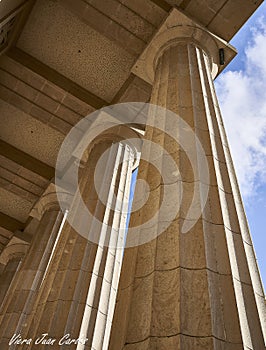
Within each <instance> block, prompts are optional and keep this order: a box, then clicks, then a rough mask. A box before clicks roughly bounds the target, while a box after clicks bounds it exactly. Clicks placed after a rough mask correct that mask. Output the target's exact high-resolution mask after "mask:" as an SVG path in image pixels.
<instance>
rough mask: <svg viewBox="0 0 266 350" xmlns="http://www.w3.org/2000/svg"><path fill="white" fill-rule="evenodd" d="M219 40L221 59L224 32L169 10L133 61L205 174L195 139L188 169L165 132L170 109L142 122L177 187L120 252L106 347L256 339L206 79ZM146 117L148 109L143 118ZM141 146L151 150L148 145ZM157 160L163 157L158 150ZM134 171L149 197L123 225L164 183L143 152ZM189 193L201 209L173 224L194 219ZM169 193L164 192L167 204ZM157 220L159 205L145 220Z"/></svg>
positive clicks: (235, 197) (236, 209)
mask: <svg viewBox="0 0 266 350" xmlns="http://www.w3.org/2000/svg"><path fill="white" fill-rule="evenodd" d="M219 48H223V49H224V51H225V57H226V59H227V60H228V59H229V58H230V56H233V54H234V53H233V50H232V49H231V48H230V47H228V46H227V44H226V43H225V42H224V41H222V40H220V39H219V38H217V37H215V36H213V35H212V34H211V33H209V32H207V31H206V30H205V29H204V28H201V27H200V26H199V25H197V24H196V23H194V22H193V21H192V20H190V19H189V18H187V17H186V16H185V15H183V14H182V13H180V12H179V11H178V10H173V11H172V13H171V14H170V15H169V17H168V18H167V20H166V22H165V23H164V24H163V25H162V27H161V29H160V30H159V32H158V33H157V34H156V36H155V37H154V39H153V40H152V42H151V43H150V44H149V46H148V48H147V49H146V50H145V51H144V53H143V55H142V56H141V57H140V59H139V61H138V62H137V64H136V66H135V68H134V72H135V73H136V74H138V75H140V76H141V77H142V78H143V79H145V80H147V81H149V82H150V83H152V84H153V91H152V96H151V103H152V104H154V105H158V106H162V107H165V108H167V109H169V110H171V111H173V112H175V113H176V114H177V115H179V117H181V118H182V119H183V120H184V121H185V122H186V123H187V124H188V125H189V126H190V128H192V130H193V131H194V135H195V139H196V137H197V138H198V140H199V141H200V142H201V144H202V147H203V149H204V152H205V155H206V158H207V161H208V167H209V176H210V178H209V181H208V183H205V184H204V183H202V179H201V176H200V169H201V166H202V165H201V164H199V163H197V162H198V160H197V156H198V150H197V145H196V142H195V139H194V140H191V149H190V151H191V152H194V157H193V159H194V160H195V164H194V168H195V167H196V172H195V171H193V170H192V166H191V164H190V162H189V159H188V157H187V154H186V153H185V152H184V150H183V149H182V146H180V145H179V144H178V143H176V142H174V140H173V139H172V138H171V137H169V135H167V130H170V129H171V130H174V132H175V133H176V135H178V133H180V132H184V130H182V129H180V122H179V119H178V118H177V119H176V123H175V122H173V120H172V119H170V118H167V113H164V114H161V115H160V117H161V119H160V126H163V128H164V130H165V133H164V132H162V131H158V129H156V128H152V127H150V126H149V127H147V131H146V134H145V137H146V138H147V140H150V141H152V142H155V143H157V144H160V145H161V146H162V147H163V148H164V149H166V150H167V151H168V153H169V154H170V155H171V156H172V158H173V159H174V161H175V162H176V164H177V165H178V167H179V171H180V178H181V181H180V179H177V180H176V182H174V181H173V182H172V183H171V184H170V185H171V186H177V188H181V187H182V189H183V197H182V201H181V205H180V209H179V212H178V213H177V215H176V217H175V219H174V220H172V221H171V222H170V223H169V226H168V228H167V229H166V230H165V231H164V232H163V233H162V234H160V235H159V236H158V237H157V238H156V239H154V240H152V241H151V242H149V243H146V244H144V245H141V246H139V247H135V248H130V249H128V250H127V251H126V253H125V258H124V262H123V267H122V274H121V281H120V285H119V292H118V299H117V305H116V310H115V316H114V321H113V328H112V333H111V341H110V347H109V350H122V349H123V350H135V349H136V350H153V349H154V350H155V349H156V350H164V349H167V350H171V349H173V350H177V349H179V350H191V349H193V350H203V349H204V350H205V349H208V350H212V349H213V350H214V349H216V350H218V349H219V350H220V349H226V350H227V349H228V350H229V349H230V350H243V349H245V350H247V349H253V350H257V349H265V332H266V312H265V302H264V298H265V296H264V292H263V288H262V284H261V281H260V278H259V273H258V268H257V265H256V259H255V255H254V251H253V247H252V241H251V239H250V235H249V231H248V226H247V223H246V219H245V214H244V210H243V206H242V202H241V198H240V194H239V190H238V185H237V181H236V177H235V172H234V168H233V165H232V160H231V157H230V152H229V148H228V143H227V139H226V136H225V131H224V127H223V123H222V119H221V115H220V111H219V106H218V102H217V99H216V96H215V91H214V86H213V81H212V78H213V77H214V76H215V74H216V73H217V71H218V70H219ZM154 111H155V112H156V108H154V109H153V112H154ZM153 119H154V115H152V113H151V114H150V115H149V120H148V124H150V125H152V122H153ZM170 122H171V125H170V124H169V123H170ZM142 152H147V153H149V156H150V159H154V157H157V158H158V155H156V154H153V149H152V148H150V149H143V151H142ZM160 164H161V167H162V168H163V167H167V159H161V163H160ZM139 174H140V176H139V177H140V178H142V179H144V180H146V181H147V182H148V183H149V184H150V191H149V198H152V204H149V205H147V206H146V207H145V206H144V207H143V209H142V213H141V216H139V215H138V216H137V215H135V216H134V214H132V220H131V226H134V225H139V224H141V223H142V222H145V220H147V218H148V217H150V216H152V215H155V214H156V213H157V212H159V211H160V204H161V197H162V196H163V192H164V191H165V190H166V186H168V185H169V184H168V185H166V184H161V179H160V176H159V175H158V173H156V172H155V171H154V167H153V166H152V165H149V164H147V162H142V161H141V163H140V168H139ZM206 186H207V189H208V197H207V202H206V205H203V204H202V201H201V197H202V188H203V187H206ZM168 193H169V192H168ZM193 196H196V198H197V205H198V206H199V207H200V208H201V215H200V217H199V218H198V220H197V221H196V223H194V224H193V225H192V226H193V227H192V228H190V230H189V231H188V232H187V233H182V227H183V224H184V222H185V220H186V221H187V220H188V221H189V220H191V221H192V222H193V220H194V217H189V215H188V208H189V205H190V203H191V201H192V198H193ZM166 200H167V199H166ZM178 200H179V198H177V197H176V198H173V197H172V196H170V195H169V197H168V202H169V211H171V204H170V203H173V201H178ZM167 220H168V219H167V213H166V212H165V213H161V215H158V222H157V225H156V226H155V227H157V228H159V226H160V225H161V224H163V223H164V222H166V221H167ZM152 229H154V228H151V230H152ZM140 230H141V228H140ZM143 234H145V232H143Z"/></svg>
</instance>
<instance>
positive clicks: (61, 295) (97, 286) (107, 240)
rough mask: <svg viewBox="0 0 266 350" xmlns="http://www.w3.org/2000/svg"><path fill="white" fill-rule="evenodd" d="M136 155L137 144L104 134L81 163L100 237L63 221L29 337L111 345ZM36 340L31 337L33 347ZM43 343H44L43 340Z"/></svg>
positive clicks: (81, 345)
mask: <svg viewBox="0 0 266 350" xmlns="http://www.w3.org/2000/svg"><path fill="white" fill-rule="evenodd" d="M108 149H109V151H108ZM106 151H107V155H108V157H107V160H106V162H104V163H102V165H103V169H102V172H101V173H100V175H101V176H100V182H101V186H100V193H97V191H96V189H95V186H94V169H95V167H96V164H97V162H98V160H99V158H100V157H101V156H102V154H103V153H104V152H106ZM133 161H134V153H133V151H132V149H131V148H130V147H129V146H128V145H126V144H124V143H122V142H118V143H116V144H113V145H112V141H109V140H103V141H99V143H97V144H96V145H95V146H94V147H93V148H92V149H91V152H90V154H89V156H88V162H87V164H86V165H85V166H84V168H83V169H82V174H81V183H80V192H81V193H82V198H83V200H84V202H85V203H86V205H87V208H88V209H89V210H90V212H91V213H93V218H92V221H91V222H89V223H88V232H89V237H94V238H95V240H96V239H98V241H94V242H91V241H89V240H88V239H86V237H83V236H82V235H80V233H79V232H76V231H75V230H74V229H73V228H72V227H71V226H70V225H69V224H68V223H67V224H66V225H65V226H64V228H63V230H62V232H61V235H60V238H59V240H58V242H57V244H56V245H55V247H54V250H53V253H52V257H51V259H50V260H49V266H48V267H47V268H46V271H45V276H44V278H43V279H42V284H41V286H40V288H39V293H38V300H37V302H36V303H35V305H36V306H35V307H34V311H33V312H32V315H33V317H32V318H31V319H30V322H29V324H28V328H27V337H28V338H29V337H30V338H35V339H36V338H38V337H40V336H41V335H42V334H44V333H48V335H47V337H46V338H48V337H49V338H53V339H56V342H55V343H54V345H53V349H59V348H63V349H64V348H66V349H76V348H77V349H91V348H93V349H97V350H103V349H107V348H108V344H109V336H110V329H111V323H112V318H113V312H114V306H115V300H116V293H117V289H118V280H119V275H120V269H121V260H122V256H123V249H121V247H122V246H123V244H122V243H123V242H124V235H125V223H126V217H127V206H128V199H129V198H128V197H129V187H130V180H131V173H132V168H133ZM74 201H75V200H74ZM71 210H73V211H74V213H75V215H77V217H78V218H79V220H82V213H81V212H80V210H79V207H78V205H77V206H76V205H75V204H74V205H73V207H72V208H71V209H70V211H71ZM96 218H97V220H98V221H97V222H96ZM98 230H99V232H98ZM91 232H92V233H93V234H92V235H90V233H91ZM97 237H98V238H97ZM121 242H122V243H121ZM64 336H65V337H64ZM62 338H63V339H62ZM73 339H76V340H77V339H79V341H76V342H75V341H74V342H73ZM71 340H72V342H71V343H69V341H71ZM35 346H37V345H36V344H34V342H32V343H31V344H30V345H29V347H28V349H31V348H32V349H35ZM38 346H39V347H40V348H42V347H43V348H45V344H42V343H40V344H38Z"/></svg>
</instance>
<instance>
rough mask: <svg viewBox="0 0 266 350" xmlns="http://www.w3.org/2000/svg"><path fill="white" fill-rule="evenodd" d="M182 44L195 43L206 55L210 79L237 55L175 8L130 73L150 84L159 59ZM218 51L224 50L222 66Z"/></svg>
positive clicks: (225, 44)
mask: <svg viewBox="0 0 266 350" xmlns="http://www.w3.org/2000/svg"><path fill="white" fill-rule="evenodd" d="M184 42H187V43H194V44H195V45H196V46H199V47H201V48H202V49H203V50H204V51H205V52H206V54H208V56H209V58H210V62H211V71H212V78H213V79H214V78H215V77H216V76H217V75H218V73H220V72H221V71H222V70H223V69H224V68H225V67H226V65H227V64H228V63H229V62H230V61H231V60H232V59H233V58H234V56H235V55H236V50H235V48H234V47H233V46H231V45H229V44H228V43H227V42H225V41H224V40H223V39H221V38H219V37H217V36H216V35H214V34H213V33H211V32H210V31H208V30H207V29H206V28H204V27H202V26H201V25H200V24H198V23H196V22H195V21H193V20H192V19H190V18H189V17H187V16H186V15H185V14H183V13H182V12H181V11H179V10H177V9H175V8H174V9H173V10H172V11H171V12H170V14H169V16H168V17H167V18H166V20H165V22H164V23H163V24H162V26H161V27H160V28H159V30H158V32H157V33H156V34H155V36H154V37H153V39H152V40H151V42H150V43H149V44H148V46H147V47H146V49H145V50H144V51H143V53H142V54H141V55H140V57H139V59H138V60H137V62H136V63H135V65H134V66H133V68H132V73H134V74H135V75H137V76H139V77H140V78H142V79H143V80H145V81H146V82H148V83H149V84H153V82H154V74H155V69H156V66H157V62H158V59H159V57H160V56H161V55H162V54H163V52H164V51H165V50H166V49H168V48H169V47H171V46H176V45H178V44H179V43H184ZM219 49H224V56H225V64H224V65H221V64H220V62H219Z"/></svg>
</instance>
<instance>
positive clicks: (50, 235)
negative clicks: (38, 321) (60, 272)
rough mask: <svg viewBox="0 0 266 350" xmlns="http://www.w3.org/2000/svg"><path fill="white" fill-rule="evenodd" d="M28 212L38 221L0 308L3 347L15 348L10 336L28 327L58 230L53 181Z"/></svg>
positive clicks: (57, 210)
mask: <svg viewBox="0 0 266 350" xmlns="http://www.w3.org/2000/svg"><path fill="white" fill-rule="evenodd" d="M31 215H32V216H33V217H37V218H38V219H39V220H40V222H39V225H38V226H37V229H36V233H35V237H34V238H33V242H32V244H31V246H30V249H29V251H28V253H27V254H26V256H25V258H24V260H23V262H22V264H21V266H20V268H19V271H18V272H17V275H16V277H15V279H14V282H12V290H11V291H10V292H9V293H8V295H7V298H6V300H5V301H4V303H3V304H2V307H1V311H0V317H1V318H0V321H1V327H0V334H1V335H0V337H1V348H3V349H13V348H15V347H16V345H15V344H12V345H10V346H8V343H9V341H10V339H11V338H12V336H13V335H14V334H17V335H18V334H21V335H22V337H23V336H24V335H25V333H26V331H27V329H28V325H29V320H30V319H31V317H32V315H33V313H34V305H35V304H36V298H37V296H38V293H39V289H40V286H41V284H42V280H43V278H44V275H45V270H46V267H47V264H48V262H49V258H50V255H51V252H52V249H53V245H54V243H55V241H56V238H57V236H58V234H59V232H60V226H61V225H62V219H63V213H62V212H61V209H60V207H59V204H58V201H57V195H56V191H55V187H54V185H53V184H51V185H49V187H48V188H47V190H46V191H45V192H44V194H43V196H42V197H41V199H40V200H39V202H38V203H37V204H36V206H35V207H34V208H33V210H32V214H31ZM17 346H19V345H17Z"/></svg>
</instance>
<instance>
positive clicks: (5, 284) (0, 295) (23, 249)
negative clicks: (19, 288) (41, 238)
mask: <svg viewBox="0 0 266 350" xmlns="http://www.w3.org/2000/svg"><path fill="white" fill-rule="evenodd" d="M28 248H29V243H27V242H25V241H23V240H21V239H19V238H17V237H12V239H11V240H10V242H9V243H8V245H7V246H6V247H5V248H4V250H3V251H2V252H1V255H0V265H2V266H4V269H3V272H2V273H1V275H0V286H1V288H0V306H1V305H2V304H5V300H7V298H8V294H9V292H11V293H12V289H13V288H12V285H13V283H14V279H15V275H16V273H17V271H18V269H19V266H20V264H21V261H22V259H23V258H24V256H25V255H26V253H27V250H28Z"/></svg>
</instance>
